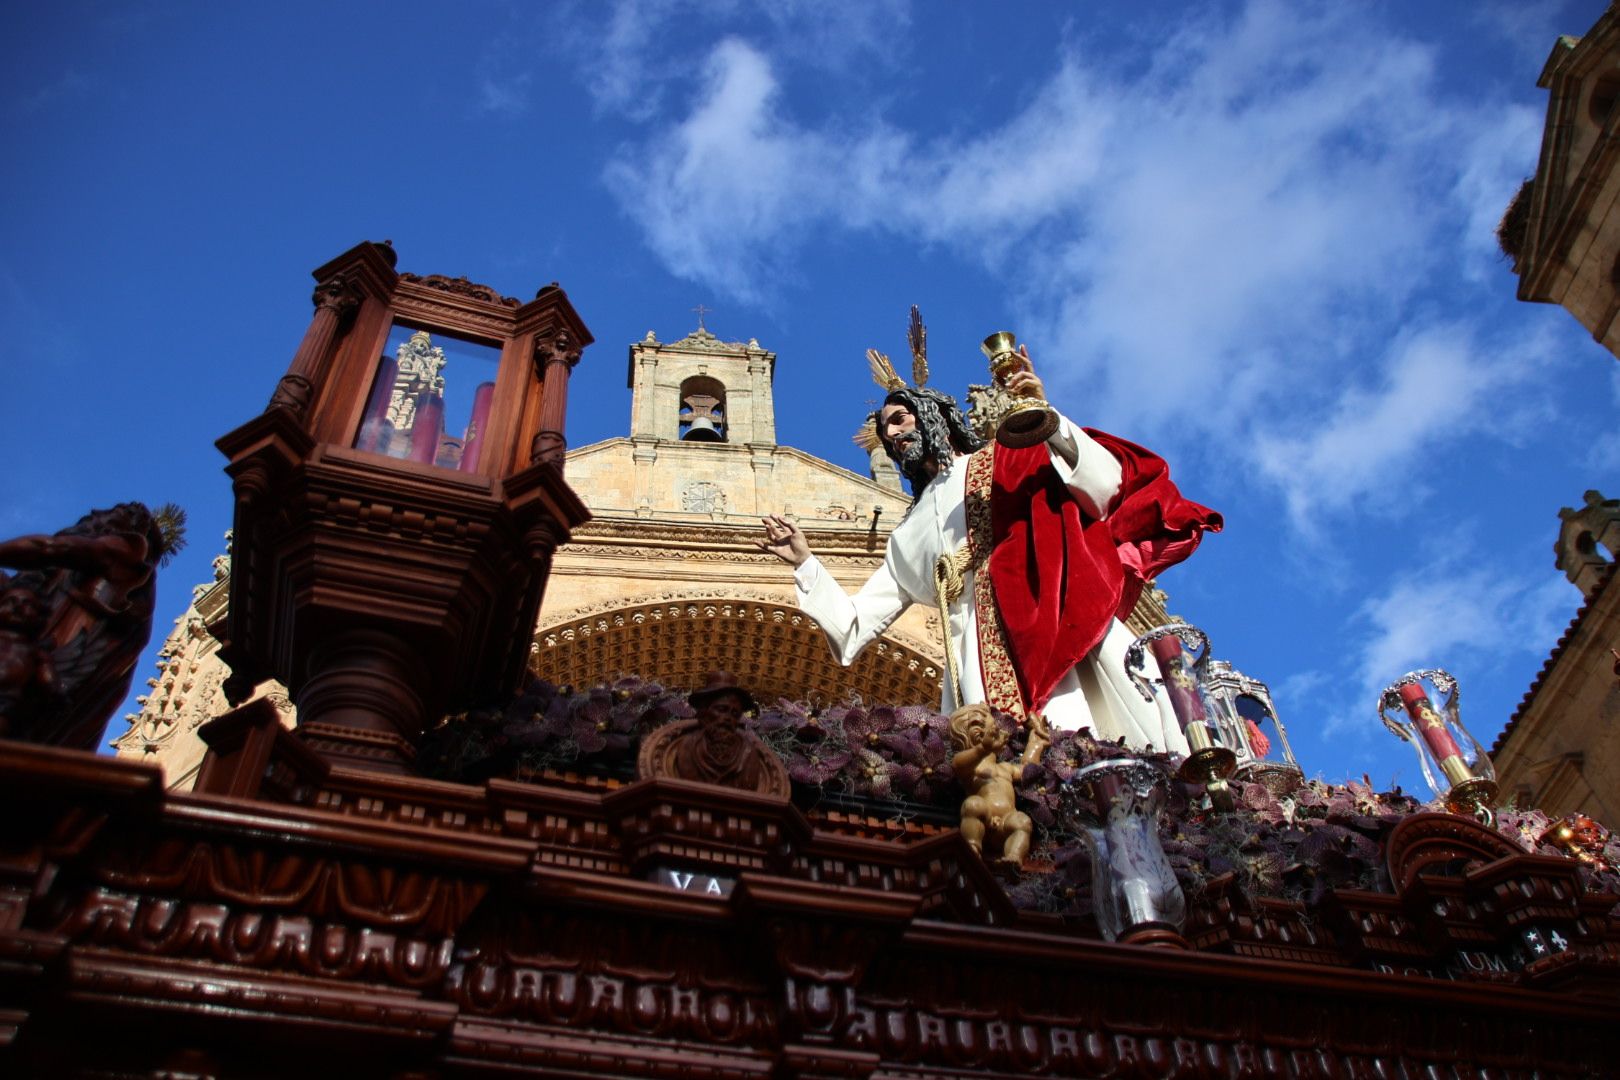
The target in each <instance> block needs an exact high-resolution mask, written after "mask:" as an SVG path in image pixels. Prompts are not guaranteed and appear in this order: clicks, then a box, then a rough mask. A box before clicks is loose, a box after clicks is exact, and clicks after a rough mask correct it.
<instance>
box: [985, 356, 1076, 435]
mask: <svg viewBox="0 0 1620 1080" xmlns="http://www.w3.org/2000/svg"><path fill="white" fill-rule="evenodd" d="M979 351H981V352H983V353H984V355H985V356H986V357H988V358H989V360H990V377H991V378H992V379H994V380H995V382H996V385H998V386H1001V387H1005V386H1006V385H1007V380H1008V379H1010V378H1011V377H1012V376H1013V375H1014V374H1016V373H1017V372H1020V371H1028V370H1029V361H1028V360H1026V359H1024V357H1023V356H1021V355H1020V354H1019V352H1018V339H1017V338H1016V337H1015V336H1013V333H1012V332H1011V331H1010V330H998V331H996V332H995V333H994V334H991V335H990V336H989V337H987V338H985V339H984V344H982V345H980V346H979ZM1010 396H1011V397H1012V401H1013V404H1012V407H1011V408H1009V409H1008V410H1007V414H1006V415H1005V416H1003V417H1002V418H1001V425H1000V426H999V427H997V428H996V442H998V443H1000V444H1001V445H1002V446H1007V447H1014V448H1017V447H1023V446H1037V445H1039V444H1041V443H1043V442H1045V441H1046V440H1047V439H1050V438H1051V437H1052V433H1053V432H1055V431H1057V427H1058V416H1057V411H1056V410H1055V409H1053V408H1052V406H1051V405H1049V404H1047V402H1046V399H1045V398H1043V397H1041V396H1040V395H1039V394H1035V393H1029V392H1025V393H1023V394H1012V395H1010Z"/></svg>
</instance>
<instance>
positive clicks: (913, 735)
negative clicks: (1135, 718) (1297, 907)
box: [417, 678, 1620, 915]
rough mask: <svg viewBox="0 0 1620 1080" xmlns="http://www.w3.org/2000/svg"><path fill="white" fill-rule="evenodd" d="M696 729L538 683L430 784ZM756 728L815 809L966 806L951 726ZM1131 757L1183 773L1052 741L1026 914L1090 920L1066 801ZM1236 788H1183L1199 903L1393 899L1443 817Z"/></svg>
mask: <svg viewBox="0 0 1620 1080" xmlns="http://www.w3.org/2000/svg"><path fill="white" fill-rule="evenodd" d="M692 715H693V710H692V707H691V706H690V705H689V704H688V703H687V700H686V691H683V690H674V689H670V688H667V687H664V686H662V685H660V684H658V683H655V682H648V681H644V680H642V679H638V678H624V679H620V680H619V681H617V682H615V683H613V684H612V685H610V686H598V687H593V688H590V689H587V690H575V689H574V688H572V687H568V686H562V687H558V686H553V685H551V684H550V683H546V682H542V681H540V680H531V681H530V682H529V683H528V685H526V686H525V687H524V689H523V691H522V692H521V693H520V694H519V695H518V696H517V698H516V699H514V700H513V702H512V703H511V704H510V705H508V706H506V707H505V708H502V709H484V710H477V711H474V712H469V713H466V714H463V715H461V716H456V717H451V718H449V719H447V720H446V721H444V722H443V723H441V724H440V725H439V726H438V727H436V728H434V729H433V730H431V731H430V732H428V734H427V735H426V737H425V738H424V740H423V742H422V745H421V748H420V750H419V753H418V758H417V760H418V764H419V766H420V767H421V768H422V770H423V772H424V773H425V774H426V775H429V776H433V777H435V778H438V779H444V780H454V781H460V782H480V781H482V780H485V779H489V778H491V777H497V776H500V777H524V776H530V775H533V774H535V773H538V772H540V771H541V770H544V769H548V768H549V769H568V770H572V771H576V772H585V773H599V774H604V775H617V776H629V775H631V774H632V773H633V770H634V765H635V757H636V749H637V747H638V746H639V744H640V741H641V738H642V737H643V736H644V735H646V734H647V733H648V732H650V731H652V730H653V729H655V728H658V727H660V726H662V725H663V724H666V723H668V722H669V721H671V720H675V719H680V718H684V717H689V716H692ZM999 719H1000V720H1001V722H1002V723H1003V725H1004V727H1005V728H1006V729H1007V731H1008V734H1009V742H1008V748H1007V751H1006V756H1007V758H1008V759H1016V758H1017V756H1018V755H1019V754H1020V753H1021V751H1022V749H1023V746H1022V740H1023V730H1022V729H1021V728H1019V726H1018V725H1017V724H1015V723H1014V722H1013V721H1012V719H1011V717H1005V716H1002V717H999ZM747 726H748V727H749V729H750V730H751V731H753V732H754V734H756V735H758V736H759V737H760V738H761V739H762V740H763V741H764V742H765V744H766V745H767V746H769V747H770V748H771V749H772V750H773V751H774V752H775V753H776V754H777V755H778V756H779V757H780V758H781V759H782V761H783V763H784V764H785V765H786V766H787V770H788V775H789V777H791V778H792V780H793V782H794V785H795V789H796V791H797V792H798V793H799V794H802V795H804V796H805V797H806V799H807V800H810V801H813V800H814V799H815V798H817V797H819V796H820V795H822V794H823V793H827V792H837V793H842V794H845V795H853V796H856V797H859V798H862V799H867V800H875V801H877V802H878V803H882V804H887V805H886V807H884V809H887V810H888V812H891V813H893V814H895V815H897V816H898V815H903V814H905V813H907V812H910V813H915V812H917V811H918V810H919V809H922V808H934V809H935V810H936V812H937V811H939V810H946V811H954V810H955V809H956V808H957V807H958V806H959V805H960V804H961V801H962V797H963V796H962V790H961V788H960V786H959V785H958V784H957V781H956V777H955V776H954V775H953V774H952V771H951V757H952V750H951V745H950V736H949V734H948V719H947V718H946V717H945V716H944V715H943V714H941V713H938V712H935V711H934V710H933V709H930V708H927V707H924V706H919V705H902V706H889V705H871V706H869V705H865V704H862V703H861V702H858V701H846V702H842V703H839V704H837V705H832V706H829V707H825V708H821V707H817V706H812V705H808V704H806V703H804V702H799V701H788V700H786V699H781V700H778V701H777V702H776V703H775V704H773V705H768V706H765V707H762V708H761V709H760V710H759V711H758V712H757V713H756V714H754V715H752V716H750V717H749V718H748V720H747ZM1117 757H1139V758H1145V759H1147V760H1149V761H1152V762H1153V763H1155V764H1157V765H1159V766H1160V767H1161V768H1163V769H1164V771H1165V772H1166V773H1167V774H1173V773H1174V771H1175V769H1174V764H1175V762H1173V761H1172V759H1171V757H1170V755H1168V754H1163V753H1142V752H1139V751H1134V750H1130V749H1127V748H1126V747H1124V746H1121V745H1118V744H1115V743H1104V742H1098V741H1097V740H1095V739H1093V738H1091V736H1090V733H1089V732H1086V731H1078V732H1071V731H1056V732H1053V744H1052V746H1051V748H1050V749H1049V750H1048V751H1047V752H1046V754H1045V755H1044V757H1043V760H1042V763H1041V764H1039V765H1029V766H1027V767H1026V768H1025V769H1024V773H1023V776H1022V778H1021V779H1020V782H1019V783H1018V785H1017V789H1018V797H1019V804H1020V806H1021V807H1022V808H1023V809H1024V810H1025V811H1026V812H1027V813H1028V814H1029V815H1030V817H1031V818H1032V819H1033V820H1034V821H1035V823H1036V828H1037V844H1036V850H1035V851H1034V853H1033V858H1032V860H1031V862H1032V864H1034V865H1035V866H1037V867H1039V871H1041V872H1033V873H1026V874H1024V875H1022V877H1021V878H1020V880H1018V881H1017V882H1014V883H1012V884H1011V885H1010V887H1009V888H1008V894H1009V896H1010V897H1011V898H1012V900H1013V902H1014V903H1015V904H1016V905H1017V906H1019V907H1020V908H1024V909H1030V910H1038V911H1047V912H1054V913H1059V914H1073V915H1084V914H1087V913H1089V910H1090V901H1089V891H1090V862H1089V857H1088V856H1087V854H1086V848H1085V846H1084V845H1083V844H1082V843H1080V842H1079V841H1078V840H1077V839H1075V838H1074V837H1073V836H1072V835H1069V834H1068V833H1066V832H1065V831H1063V830H1062V829H1061V827H1060V826H1059V824H1058V821H1057V818H1056V810H1057V802H1058V793H1059V791H1060V790H1061V789H1062V787H1063V785H1064V784H1065V783H1067V782H1068V780H1069V779H1070V778H1071V777H1072V776H1073V775H1074V774H1075V772H1076V771H1078V770H1079V769H1081V768H1083V767H1085V766H1086V765H1089V764H1092V763H1094V762H1096V761H1100V760H1103V759H1105V758H1117ZM1233 789H1234V794H1235V796H1236V798H1237V803H1238V809H1237V810H1235V811H1233V812H1229V813H1211V812H1206V811H1202V810H1200V809H1198V804H1199V801H1200V796H1201V795H1202V792H1201V790H1200V789H1199V788H1198V787H1197V786H1196V785H1188V784H1183V783H1180V782H1177V781H1172V782H1171V784H1170V801H1169V804H1168V805H1167V807H1166V811H1165V813H1164V814H1163V815H1162V816H1161V818H1160V840H1161V842H1162V844H1163V846H1164V850H1165V854H1166V856H1168V858H1169V860H1170V864H1171V866H1172V867H1173V868H1174V869H1175V872H1176V876H1177V878H1178V879H1179V881H1180V882H1181V886H1182V888H1183V890H1185V892H1186V893H1187V896H1188V898H1189V900H1191V901H1193V902H1195V903H1196V901H1197V899H1198V898H1199V897H1200V896H1202V895H1204V893H1205V892H1207V891H1208V890H1209V888H1210V887H1211V885H1212V883H1214V882H1216V881H1219V880H1222V879H1227V878H1228V875H1230V878H1229V879H1228V880H1229V884H1228V885H1227V886H1226V887H1228V888H1235V889H1237V890H1238V892H1239V893H1241V894H1242V895H1243V896H1244V897H1245V898H1247V899H1248V900H1251V901H1253V900H1259V899H1268V898H1269V899H1281V900H1294V901H1300V902H1303V903H1304V904H1305V905H1306V906H1307V907H1314V906H1316V905H1317V904H1319V903H1320V902H1321V901H1322V900H1323V899H1324V898H1325V897H1326V896H1327V894H1328V893H1329V891H1330V890H1332V889H1335V888H1355V889H1369V890H1374V891H1380V892H1389V891H1391V888H1392V887H1391V883H1390V882H1389V880H1388V873H1387V871H1386V869H1385V867H1384V856H1383V851H1384V841H1385V839H1386V838H1387V837H1388V835H1389V833H1390V831H1391V830H1393V829H1394V827H1395V826H1396V825H1397V824H1399V823H1400V821H1401V820H1402V819H1403V818H1405V817H1407V816H1408V815H1410V814H1414V813H1417V812H1419V811H1422V810H1435V809H1440V807H1439V806H1438V804H1425V803H1423V802H1421V801H1420V800H1418V799H1416V798H1413V797H1412V796H1410V795H1407V794H1404V793H1402V792H1401V791H1400V790H1398V789H1397V790H1395V791H1393V792H1382V793H1380V792H1375V791H1374V790H1373V787H1372V783H1371V781H1370V780H1367V779H1366V778H1365V777H1364V778H1363V779H1362V781H1350V782H1349V783H1346V784H1327V783H1324V782H1322V781H1320V780H1310V781H1307V782H1306V783H1305V784H1304V785H1303V786H1302V787H1301V788H1299V789H1298V790H1297V791H1295V792H1293V793H1292V794H1290V795H1288V796H1286V797H1283V798H1278V797H1277V796H1275V795H1273V794H1272V793H1271V792H1270V791H1269V790H1268V789H1267V788H1265V787H1264V786H1262V785H1260V784H1251V783H1242V782H1234V784H1233ZM1550 824H1551V821H1550V820H1549V819H1548V818H1547V816H1546V815H1545V814H1543V813H1541V812H1540V811H1538V810H1516V809H1507V810H1502V811H1499V812H1498V814H1497V829H1498V831H1500V832H1501V833H1502V834H1503V835H1504V836H1506V837H1508V838H1509V839H1510V840H1512V841H1513V842H1514V843H1516V844H1518V845H1519V846H1520V847H1522V848H1523V849H1524V850H1525V851H1527V852H1532V853H1536V854H1542V855H1567V854H1568V852H1567V851H1565V850H1563V849H1561V848H1558V847H1556V846H1553V845H1551V844H1542V843H1540V842H1539V839H1538V838H1539V837H1540V836H1542V835H1543V834H1544V833H1545V832H1546V831H1547V828H1548V826H1549V825H1550ZM1603 859H1604V861H1605V862H1606V863H1607V864H1608V866H1609V867H1615V866H1620V838H1616V837H1615V836H1614V835H1610V836H1609V837H1608V838H1607V844H1606V847H1605V848H1604V850H1603ZM1048 868H1049V871H1048ZM1581 875H1582V879H1583V881H1584V882H1585V884H1586V886H1587V888H1588V889H1591V890H1592V891H1596V892H1606V893H1620V873H1616V872H1615V871H1613V870H1610V869H1606V868H1603V867H1598V866H1593V865H1588V864H1586V863H1582V864H1581Z"/></svg>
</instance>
